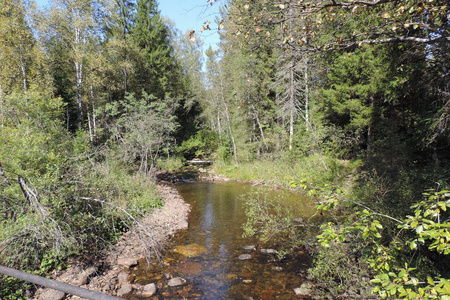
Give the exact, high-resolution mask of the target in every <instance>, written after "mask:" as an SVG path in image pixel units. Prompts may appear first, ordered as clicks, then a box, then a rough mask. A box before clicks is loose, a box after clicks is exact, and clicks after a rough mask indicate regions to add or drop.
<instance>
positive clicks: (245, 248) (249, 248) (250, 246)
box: [242, 245, 256, 251]
mask: <svg viewBox="0 0 450 300" xmlns="http://www.w3.org/2000/svg"><path fill="white" fill-rule="evenodd" d="M242 249H244V250H247V251H256V246H255V245H247V246H244V247H242Z"/></svg>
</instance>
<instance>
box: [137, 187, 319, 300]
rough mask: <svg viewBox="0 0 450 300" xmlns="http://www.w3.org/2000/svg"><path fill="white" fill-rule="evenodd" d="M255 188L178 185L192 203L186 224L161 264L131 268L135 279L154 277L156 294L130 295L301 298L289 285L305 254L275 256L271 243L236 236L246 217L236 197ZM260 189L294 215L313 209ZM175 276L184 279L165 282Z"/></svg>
mask: <svg viewBox="0 0 450 300" xmlns="http://www.w3.org/2000/svg"><path fill="white" fill-rule="evenodd" d="M255 189H256V187H252V186H250V185H247V184H242V183H235V182H225V183H211V182H195V183H182V184H179V185H178V186H177V190H178V192H179V193H180V195H181V196H182V197H183V199H184V200H185V201H186V202H187V203H189V204H190V205H191V208H192V211H191V213H190V215H189V228H188V229H187V230H184V231H182V232H180V233H177V235H176V237H175V238H174V239H173V241H172V243H171V248H170V250H168V251H166V253H165V255H164V258H163V263H162V264H161V263H159V264H157V263H155V264H152V265H149V266H147V265H146V264H145V263H143V265H144V266H142V264H140V265H141V266H140V267H139V269H138V270H135V271H133V272H134V275H135V276H136V277H135V280H134V282H135V283H138V284H142V285H145V284H148V283H152V282H154V283H156V284H157V287H158V292H157V294H156V295H155V296H153V297H152V298H139V297H137V296H132V297H131V298H130V299H132V300H138V299H139V300H140V299H249V300H250V299H255V300H256V299H302V297H300V296H297V295H296V294H295V293H294V288H298V287H300V285H301V284H302V282H304V281H305V278H304V276H305V272H306V269H307V268H308V266H309V263H310V258H309V256H308V255H307V254H306V253H304V252H303V251H300V250H298V251H296V252H295V259H293V258H292V257H288V258H286V259H283V260H281V261H278V260H277V259H276V258H275V255H274V254H272V253H271V252H273V250H274V249H276V248H275V247H274V246H273V245H264V244H262V243H261V242H258V241H257V240H256V239H254V238H243V237H242V234H243V229H242V225H243V224H244V223H245V221H246V216H245V213H244V207H243V201H242V197H241V196H242V195H243V194H245V193H248V192H250V191H254V190H255ZM265 192H267V193H269V194H274V195H275V193H277V194H280V193H283V200H285V201H286V202H295V203H296V207H298V210H299V211H298V212H297V211H296V214H298V217H308V216H310V215H312V214H313V213H314V208H313V206H312V204H311V203H309V201H308V200H307V199H305V198H303V197H302V196H301V195H299V194H296V193H291V192H283V191H273V190H269V189H266V190H265ZM272 247H273V248H272ZM244 258H245V259H244ZM176 277H179V278H181V279H182V280H183V283H184V284H183V285H180V286H174V287H169V286H168V281H169V279H170V278H176ZM304 299H308V298H304Z"/></svg>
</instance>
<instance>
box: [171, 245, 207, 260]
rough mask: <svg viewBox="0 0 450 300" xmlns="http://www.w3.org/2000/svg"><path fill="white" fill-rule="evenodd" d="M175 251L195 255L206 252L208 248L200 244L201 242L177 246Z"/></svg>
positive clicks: (188, 255)
mask: <svg viewBox="0 0 450 300" xmlns="http://www.w3.org/2000/svg"><path fill="white" fill-rule="evenodd" d="M172 251H173V252H176V253H180V254H181V255H184V256H186V257H194V256H199V255H200V254H202V253H203V252H206V248H205V247H203V246H200V245H199V244H190V245H185V246H177V247H175V248H174V249H173V250H172Z"/></svg>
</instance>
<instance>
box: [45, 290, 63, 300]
mask: <svg viewBox="0 0 450 300" xmlns="http://www.w3.org/2000/svg"><path fill="white" fill-rule="evenodd" d="M65 296H66V294H64V292H60V291H57V290H52V289H45V290H44V292H43V293H42V294H41V295H40V296H39V299H40V300H61V299H63V298H64V297H65Z"/></svg>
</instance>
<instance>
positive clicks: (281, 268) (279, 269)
mask: <svg viewBox="0 0 450 300" xmlns="http://www.w3.org/2000/svg"><path fill="white" fill-rule="evenodd" d="M272 270H274V271H276V272H281V271H283V267H280V266H273V267H272Z"/></svg>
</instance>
